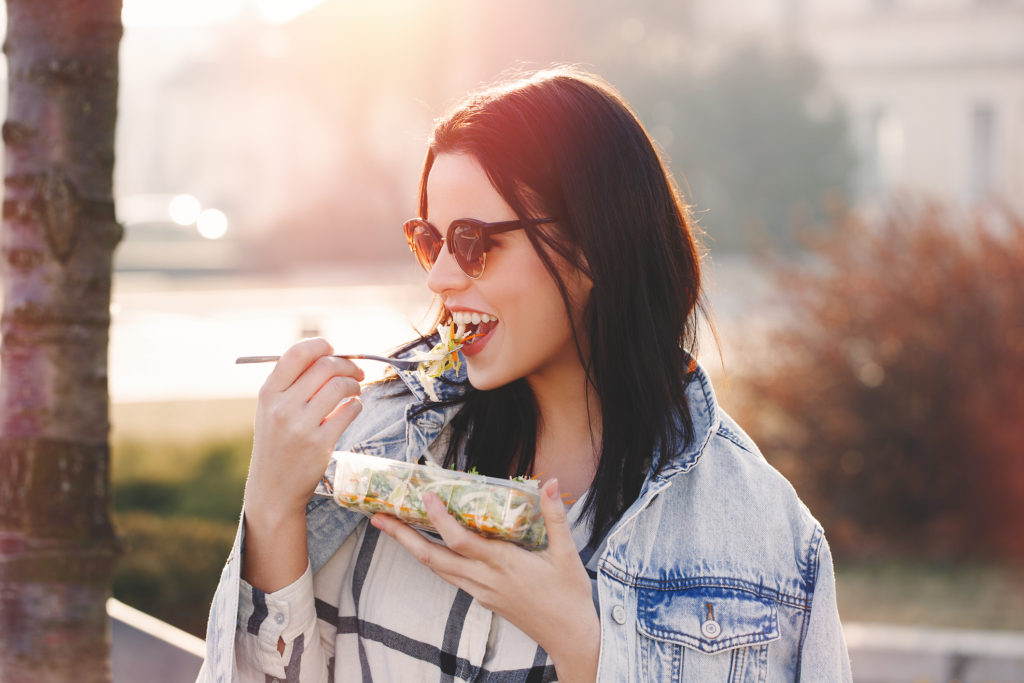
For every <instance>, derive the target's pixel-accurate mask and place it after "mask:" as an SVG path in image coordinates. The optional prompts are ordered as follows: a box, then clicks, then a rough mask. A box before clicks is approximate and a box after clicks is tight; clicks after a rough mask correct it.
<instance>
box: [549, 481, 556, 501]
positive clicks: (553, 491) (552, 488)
mask: <svg viewBox="0 0 1024 683" xmlns="http://www.w3.org/2000/svg"><path fill="white" fill-rule="evenodd" d="M551 482H554V483H551ZM548 498H554V499H557V498H558V480H557V479H551V480H550V482H549V483H548Z"/></svg>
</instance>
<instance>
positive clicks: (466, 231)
mask: <svg viewBox="0 0 1024 683" xmlns="http://www.w3.org/2000/svg"><path fill="white" fill-rule="evenodd" d="M554 222H555V219H554V218H529V219H527V220H523V221H520V220H515V221H499V222H497V223H484V222H483V221H478V220H475V219H473V218H459V219H457V220H454V221H452V222H451V224H450V225H449V226H448V234H447V236H445V237H442V236H441V232H440V231H439V230H438V229H437V228H435V227H434V226H433V225H431V224H430V223H429V222H427V221H425V220H423V219H422V218H412V219H410V220H407V221H406V222H405V239H406V240H407V241H408V242H409V249H411V250H412V253H414V254H415V255H416V258H417V259H418V260H419V262H420V265H421V266H423V269H424V270H426V271H427V272H430V269H431V268H433V267H434V262H435V261H437V257H438V256H440V255H441V244H442V243H443V242H447V243H448V252H449V253H450V254H451V255H452V256H454V257H455V262H456V263H458V264H459V268H462V272H464V273H465V274H466V275H468V276H469V277H471V278H473V279H474V280H475V279H477V278H478V277H480V276H481V275H483V274H484V265H486V263H487V251H488V250H489V249H490V248H491V240H490V236H491V235H497V234H498V233H502V232H509V231H510V230H519V229H521V228H525V227H526V226H528V225H540V224H541V223H554Z"/></svg>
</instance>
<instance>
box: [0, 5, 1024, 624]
mask: <svg viewBox="0 0 1024 683" xmlns="http://www.w3.org/2000/svg"><path fill="white" fill-rule="evenodd" d="M123 18H124V23H125V34H124V39H123V41H122V47H121V81H120V82H121V86H120V87H121V89H120V114H119V120H118V136H117V164H116V169H115V187H116V194H117V211H118V217H119V220H120V221H121V222H122V223H123V224H124V225H125V227H126V233H125V240H124V242H123V243H122V244H121V245H120V246H119V247H118V251H117V262H116V268H117V272H116V274H115V292H114V297H113V304H112V312H113V327H112V333H111V351H110V354H111V355H110V358H111V360H110V371H111V375H110V390H111V397H112V401H113V435H112V438H113V445H114V466H113V478H114V484H115V507H116V514H117V523H118V528H119V530H120V533H121V534H122V536H123V537H124V539H125V542H126V546H127V553H126V555H125V557H124V558H123V560H122V562H121V565H120V568H119V570H118V574H117V577H116V580H115V585H114V594H115V596H116V597H118V598H120V599H121V600H123V601H125V602H127V603H128V604H130V605H133V606H135V607H138V608H139V609H142V610H144V611H146V612H149V613H151V614H153V615H155V616H158V617H160V618H161V619H165V620H167V621H169V622H171V623H172V624H175V625H177V626H180V627H181V628H183V629H185V630H188V631H190V632H192V633H195V634H197V635H200V636H202V635H203V629H204V625H205V618H206V610H207V608H208V605H209V599H210V597H211V595H212V592H213V589H214V587H215V585H216V579H217V576H218V573H219V571H220V567H221V564H222V562H223V560H224V557H225V556H226V553H227V550H228V548H229V547H230V545H231V540H232V537H233V534H234V528H235V524H236V521H237V515H238V510H239V505H240V500H241V492H242V484H243V482H244V477H245V471H246V468H247V462H248V455H249V447H250V439H251V423H252V411H253V408H254V406H255V398H254V397H255V394H256V391H257V389H258V387H259V385H260V384H261V383H262V380H263V378H264V377H265V375H266V372H267V368H266V367H260V366H255V367H236V366H234V365H233V359H234V357H235V356H238V355H248V354H270V353H279V352H280V351H282V350H283V349H284V348H286V347H287V346H288V345H289V344H290V343H292V342H293V341H295V340H297V339H299V338H301V337H304V336H310V335H314V334H320V335H324V336H326V337H328V338H329V339H330V340H331V341H332V343H333V344H334V345H335V348H337V349H338V350H340V351H353V352H374V351H383V350H386V349H388V348H390V347H393V346H396V345H397V344H399V343H400V342H402V341H404V340H406V339H409V338H411V337H413V336H414V335H415V334H416V333H417V329H418V328H421V327H422V325H423V324H424V323H425V321H426V317H425V314H426V312H427V308H428V306H429V304H430V297H429V293H428V292H427V290H426V288H425V287H424V286H423V276H422V273H421V271H420V270H419V266H418V265H416V264H415V262H414V260H413V259H412V258H411V257H410V255H409V253H408V250H407V247H406V246H405V244H404V240H403V237H402V234H401V229H400V225H401V223H402V221H403V220H404V219H405V218H408V217H409V216H411V215H412V214H413V213H414V212H415V208H414V207H415V202H414V196H415V189H416V184H417V181H418V175H419V169H420V164H421V163H422V159H423V156H424V153H425V141H426V137H427V135H428V133H429V130H430V128H431V122H432V120H433V119H434V118H435V117H436V116H439V115H440V114H442V113H443V112H444V110H445V109H446V108H447V107H448V106H450V105H452V104H453V103H454V102H455V101H457V100H458V99H459V98H460V97H461V96H462V95H463V94H464V93H465V92H467V91H468V90H471V89H474V88H476V87H477V86H480V85H482V84H485V83H488V82H491V81H493V80H494V79H496V78H498V77H500V76H502V75H506V74H509V73H511V72H514V71H515V70H520V69H526V68H536V67H543V66H545V65H548V64H551V63H554V62H569V63H575V64H579V65H581V66H583V67H584V68H587V69H589V70H592V71H595V72H596V73H598V74H600V75H602V76H604V77H605V78H606V79H608V80H609V81H610V82H611V83H613V84H614V85H615V86H616V87H617V88H618V89H620V90H621V92H622V93H623V94H624V95H625V97H626V98H627V100H628V101H629V102H631V103H632V105H633V106H634V108H635V109H636V111H637V112H638V114H639V115H640V117H641V119H642V120H643V121H644V122H645V124H646V125H647V127H648V129H649V131H650V132H651V133H652V135H653V136H654V138H655V140H656V142H657V144H658V145H659V147H660V149H661V150H662V152H663V154H664V156H665V158H666V160H667V161H668V163H669V164H670V166H671V169H672V171H673V172H674V174H675V176H676V178H677V180H678V182H679V184H680V186H681V188H682V189H683V191H684V193H685V195H686V198H687V201H688V202H689V203H690V204H691V205H692V207H693V211H694V216H695V217H696V219H697V221H698V225H699V227H700V229H701V230H702V231H703V233H704V236H703V241H704V245H705V247H706V248H707V250H708V257H707V261H706V264H707V270H706V272H707V278H708V298H709V302H710V304H711V310H712V314H713V316H712V318H711V320H710V321H709V322H710V323H711V324H710V325H708V326H706V334H705V335H704V341H703V344H702V349H701V354H700V357H701V359H702V361H703V362H704V364H705V366H706V367H708V369H709V370H710V371H711V373H712V375H713V377H714V378H715V381H716V389H717V391H718V393H719V397H720V399H721V401H722V403H723V405H724V407H725V408H726V410H728V411H730V412H731V413H733V414H734V416H735V417H737V419H738V420H739V422H740V423H741V424H742V425H744V427H745V428H747V429H748V431H749V432H750V433H751V435H752V436H753V437H754V438H755V440H756V441H757V442H758V443H759V445H760V446H761V448H762V450H763V451H764V453H765V455H766V457H767V458H768V460H769V461H770V462H772V463H773V464H774V465H775V466H776V467H778V468H779V469H780V470H781V471H782V472H783V473H784V474H786V476H787V477H789V478H790V480H791V481H792V482H793V483H794V485H795V486H796V488H797V490H798V492H799V493H800V495H801V496H802V497H803V499H804V500H805V501H806V502H807V504H808V505H809V507H810V508H811V510H812V511H813V512H814V514H815V515H816V516H818V518H819V519H821V520H822V522H823V524H824V525H825V527H826V531H827V533H828V535H829V537H830V541H831V543H832V546H833V549H834V552H835V555H836V560H837V573H838V582H839V601H840V612H841V615H842V616H843V619H844V621H847V622H863V621H867V622H889V623H894V624H916V625H931V626H948V627H961V628H984V629H1005V630H1016V631H1024V579H1022V576H1024V572H1022V571H1021V570H1022V569H1024V564H1022V562H1024V533H1022V530H1021V525H1022V522H1024V277H1021V275H1022V273H1024V226H1022V222H1021V217H1022V215H1024V192H1022V190H1024V1H1022V0H834V1H833V2H829V3H812V2H807V1H806V0H742V1H741V0H734V1H733V2H729V3H721V2H715V1H714V0H677V1H676V2H671V3H666V2H655V1H654V0H633V2H632V3H629V7H628V8H627V7H625V6H624V3H617V2H610V1H609V0H565V1H563V2H559V3H551V2H546V1H544V0H520V1H519V2H514V3H507V2H506V3H498V2H492V1H490V0H431V1H430V2H425V1H422V0H419V1H417V0H382V1H380V2H357V1H356V0H175V1H173V2H172V1H170V0H167V1H161V0H124V13H123ZM2 92H4V93H6V88H3V89H2ZM712 329H713V330H714V331H715V332H716V333H717V339H716V336H715V335H714V334H711V330H712ZM366 370H367V372H368V374H370V375H371V376H373V375H374V373H379V372H380V369H379V368H375V367H372V366H371V365H367V366H366Z"/></svg>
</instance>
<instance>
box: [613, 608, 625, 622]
mask: <svg viewBox="0 0 1024 683" xmlns="http://www.w3.org/2000/svg"><path fill="white" fill-rule="evenodd" d="M612 619H614V620H615V623H616V624H619V625H622V624H625V623H626V608H625V607H623V606H622V605H615V607H612Z"/></svg>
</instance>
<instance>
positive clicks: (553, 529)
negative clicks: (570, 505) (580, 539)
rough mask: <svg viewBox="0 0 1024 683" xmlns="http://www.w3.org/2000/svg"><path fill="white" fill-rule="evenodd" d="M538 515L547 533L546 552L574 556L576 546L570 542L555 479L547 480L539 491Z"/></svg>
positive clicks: (570, 532) (563, 509)
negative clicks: (567, 553)
mask: <svg viewBox="0 0 1024 683" xmlns="http://www.w3.org/2000/svg"><path fill="white" fill-rule="evenodd" d="M540 514H541V516H542V517H544V526H545V527H546V528H547V532H548V550H550V551H552V552H555V553H561V552H566V551H570V552H572V553H573V554H576V544H575V543H574V542H573V540H572V531H571V530H570V529H569V520H568V519H567V518H566V515H565V504H563V503H562V496H561V494H560V493H559V490H558V480H557V479H548V480H547V481H546V482H545V483H544V486H542V487H541V489H540Z"/></svg>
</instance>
